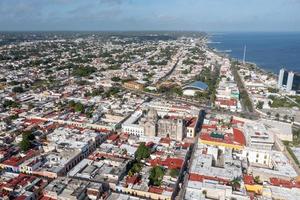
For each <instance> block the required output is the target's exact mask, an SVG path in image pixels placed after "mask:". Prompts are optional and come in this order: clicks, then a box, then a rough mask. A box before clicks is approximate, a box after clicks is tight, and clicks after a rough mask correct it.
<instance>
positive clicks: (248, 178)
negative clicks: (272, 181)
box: [244, 175, 255, 185]
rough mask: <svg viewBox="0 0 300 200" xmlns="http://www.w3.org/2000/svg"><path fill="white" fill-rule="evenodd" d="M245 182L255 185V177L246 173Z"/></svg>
mask: <svg viewBox="0 0 300 200" xmlns="http://www.w3.org/2000/svg"><path fill="white" fill-rule="evenodd" d="M244 182H245V184H247V185H253V184H255V182H254V178H253V176H251V175H245V176H244Z"/></svg>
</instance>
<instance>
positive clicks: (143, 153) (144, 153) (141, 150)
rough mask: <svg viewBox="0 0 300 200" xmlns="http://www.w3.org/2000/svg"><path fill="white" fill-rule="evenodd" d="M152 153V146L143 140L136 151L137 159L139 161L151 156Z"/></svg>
mask: <svg viewBox="0 0 300 200" xmlns="http://www.w3.org/2000/svg"><path fill="white" fill-rule="evenodd" d="M150 153H151V150H150V148H149V147H147V146H146V145H145V143H144V142H142V143H141V144H140V145H139V147H138V149H137V150H136V152H135V159H136V160H137V161H140V160H142V159H145V158H149V156H150Z"/></svg>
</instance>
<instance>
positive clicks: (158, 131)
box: [141, 108, 185, 140]
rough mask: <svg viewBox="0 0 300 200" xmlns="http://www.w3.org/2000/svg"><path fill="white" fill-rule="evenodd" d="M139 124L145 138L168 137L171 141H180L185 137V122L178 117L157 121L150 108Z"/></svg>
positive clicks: (154, 112)
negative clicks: (141, 126)
mask: <svg viewBox="0 0 300 200" xmlns="http://www.w3.org/2000/svg"><path fill="white" fill-rule="evenodd" d="M141 124H142V125H143V126H144V130H145V135H146V136H150V137H153V136H158V137H169V138H171V139H173V140H182V139H183V138H184V136H185V121H184V120H183V119H182V118H180V117H178V118H177V117H176V118H174V117H165V118H162V119H159V117H158V114H157V111H156V110H155V109H153V108H151V109H150V110H149V111H148V114H147V116H146V117H145V118H143V119H142V122H141Z"/></svg>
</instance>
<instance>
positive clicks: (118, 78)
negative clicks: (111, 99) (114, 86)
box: [111, 76, 121, 82]
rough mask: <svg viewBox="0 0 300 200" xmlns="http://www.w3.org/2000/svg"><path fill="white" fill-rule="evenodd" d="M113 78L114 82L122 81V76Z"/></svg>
mask: <svg viewBox="0 0 300 200" xmlns="http://www.w3.org/2000/svg"><path fill="white" fill-rule="evenodd" d="M111 80H112V81H114V82H119V81H121V79H120V77H117V76H114V77H112V78H111Z"/></svg>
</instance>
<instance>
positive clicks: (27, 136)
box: [19, 132, 34, 152]
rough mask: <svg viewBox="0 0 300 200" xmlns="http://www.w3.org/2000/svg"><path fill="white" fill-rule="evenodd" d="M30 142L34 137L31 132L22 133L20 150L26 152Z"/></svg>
mask: <svg viewBox="0 0 300 200" xmlns="http://www.w3.org/2000/svg"><path fill="white" fill-rule="evenodd" d="M32 140H34V135H33V134H32V133H31V132H24V133H22V141H21V142H20V143H19V146H20V148H21V150H22V151H24V152H25V151H28V150H29V149H30V148H31V146H32V145H31V143H32Z"/></svg>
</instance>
